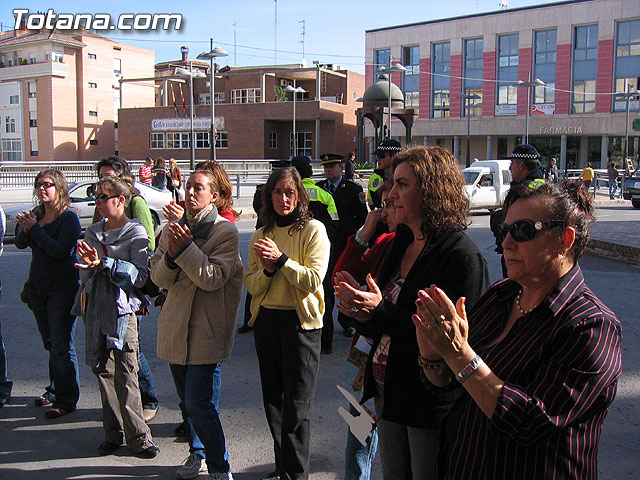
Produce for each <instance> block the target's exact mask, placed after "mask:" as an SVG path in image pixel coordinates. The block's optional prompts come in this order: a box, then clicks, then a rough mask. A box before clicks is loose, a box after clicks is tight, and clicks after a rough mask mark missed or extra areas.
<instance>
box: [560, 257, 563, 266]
mask: <svg viewBox="0 0 640 480" xmlns="http://www.w3.org/2000/svg"><path fill="white" fill-rule="evenodd" d="M563 267H564V256H561V257H560V268H563Z"/></svg>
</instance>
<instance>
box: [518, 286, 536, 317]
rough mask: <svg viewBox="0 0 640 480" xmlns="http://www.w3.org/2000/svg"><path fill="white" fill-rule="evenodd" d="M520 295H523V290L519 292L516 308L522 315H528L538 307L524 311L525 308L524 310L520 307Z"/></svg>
mask: <svg viewBox="0 0 640 480" xmlns="http://www.w3.org/2000/svg"><path fill="white" fill-rule="evenodd" d="M520 295H522V290H520V291H519V292H518V295H517V296H516V308H517V309H518V311H519V312H520V313H521V314H522V315H526V314H527V313H530V312H532V311H533V310H534V309H535V308H536V307H537V305H536V306H534V307H532V308H530V309H529V310H525V309H523V308H522V306H520Z"/></svg>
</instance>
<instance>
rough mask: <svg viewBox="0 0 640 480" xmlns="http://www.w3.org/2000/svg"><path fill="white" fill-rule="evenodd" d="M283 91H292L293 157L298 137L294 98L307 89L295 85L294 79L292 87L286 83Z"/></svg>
mask: <svg viewBox="0 0 640 480" xmlns="http://www.w3.org/2000/svg"><path fill="white" fill-rule="evenodd" d="M284 91H285V92H287V93H293V155H292V157H295V156H296V155H298V138H297V137H296V98H297V96H298V94H299V93H307V91H306V90H305V89H304V88H302V87H296V81H295V79H294V80H293V87H292V86H291V85H287V86H286V87H285V88H284Z"/></svg>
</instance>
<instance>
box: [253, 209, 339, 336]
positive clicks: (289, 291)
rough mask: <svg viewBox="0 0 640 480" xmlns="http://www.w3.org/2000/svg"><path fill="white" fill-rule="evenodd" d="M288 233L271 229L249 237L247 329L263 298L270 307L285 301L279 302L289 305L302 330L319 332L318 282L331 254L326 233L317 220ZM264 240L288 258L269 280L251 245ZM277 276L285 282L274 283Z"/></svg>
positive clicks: (320, 304)
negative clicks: (268, 240) (271, 243)
mask: <svg viewBox="0 0 640 480" xmlns="http://www.w3.org/2000/svg"><path fill="white" fill-rule="evenodd" d="M288 230H289V227H275V228H274V229H273V230H272V231H270V232H268V233H267V234H266V235H265V233H264V229H262V228H261V229H259V230H256V232H255V233H254V234H253V236H252V237H251V241H250V243H249V260H248V262H247V271H246V274H245V277H244V282H245V285H246V287H247V290H248V291H249V293H251V295H252V296H253V299H252V300H251V320H250V321H249V325H251V326H253V324H254V322H255V321H256V318H257V317H258V313H259V312H260V305H262V304H263V302H264V300H265V298H266V299H267V301H268V303H269V304H272V305H274V304H275V305H277V304H278V302H279V300H285V301H284V302H281V303H284V304H285V305H291V303H292V302H293V306H294V308H295V311H296V313H297V314H298V318H299V319H300V324H301V326H302V328H303V329H304V330H312V329H315V328H322V315H323V314H324V292H323V289H322V281H323V280H324V276H325V274H326V273H327V268H328V265H329V254H330V250H331V247H330V243H329V238H328V237H327V232H326V230H325V228H324V225H323V224H322V223H320V222H319V221H317V220H310V221H309V222H308V223H307V224H306V225H305V226H304V228H303V229H302V230H299V231H296V232H294V233H293V234H292V235H289V234H288V233H287V232H288ZM264 237H269V238H271V239H273V240H275V241H276V243H277V245H278V249H279V250H280V251H281V252H282V253H285V254H286V255H287V256H288V257H289V258H288V260H287V261H286V262H285V264H284V265H283V266H282V268H280V269H279V270H278V271H276V274H275V275H274V276H273V277H267V276H266V275H265V274H264V271H263V270H264V267H263V266H262V263H261V262H260V259H259V258H258V257H256V255H255V253H254V252H253V244H254V243H255V242H257V241H258V240H260V239H261V238H264ZM283 239H284V241H283ZM279 275H282V276H284V278H285V279H286V282H281V281H277V280H279V279H280V280H281V279H282V278H281V277H278V276H279ZM274 279H275V280H276V281H275V282H274ZM274 287H275V288H274Z"/></svg>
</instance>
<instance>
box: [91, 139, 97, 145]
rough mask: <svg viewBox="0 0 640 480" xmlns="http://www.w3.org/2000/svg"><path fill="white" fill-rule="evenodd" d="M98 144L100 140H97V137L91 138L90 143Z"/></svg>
mask: <svg viewBox="0 0 640 480" xmlns="http://www.w3.org/2000/svg"><path fill="white" fill-rule="evenodd" d="M97 144H98V140H96V139H95V138H92V139H91V140H89V145H97Z"/></svg>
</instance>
